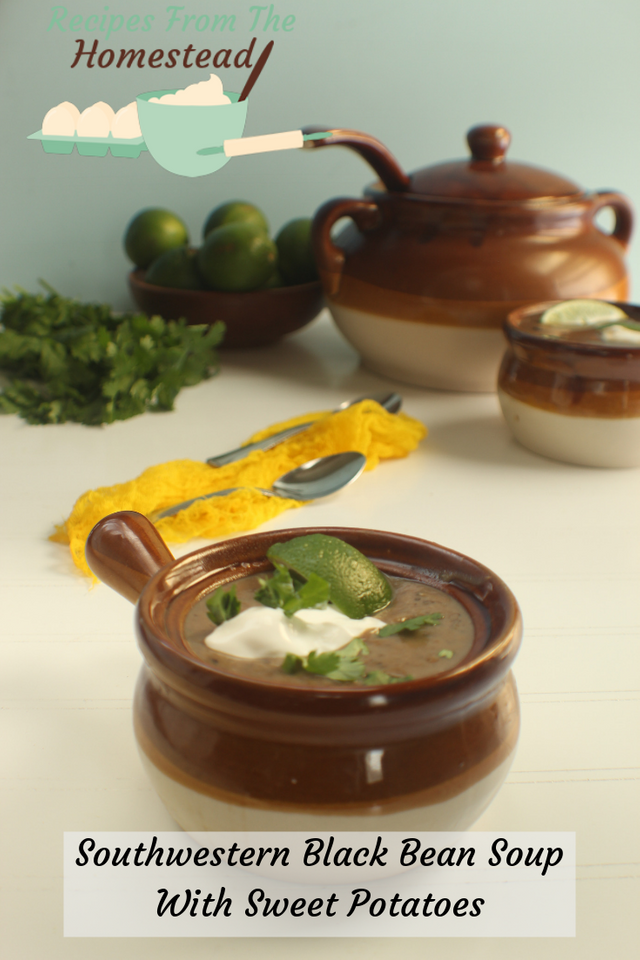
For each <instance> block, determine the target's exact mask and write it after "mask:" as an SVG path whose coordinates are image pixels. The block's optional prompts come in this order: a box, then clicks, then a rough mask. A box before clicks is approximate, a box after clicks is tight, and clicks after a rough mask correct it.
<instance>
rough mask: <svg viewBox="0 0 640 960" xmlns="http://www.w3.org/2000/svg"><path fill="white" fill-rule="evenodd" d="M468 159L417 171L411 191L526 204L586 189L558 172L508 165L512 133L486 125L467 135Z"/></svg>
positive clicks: (449, 196) (568, 195)
mask: <svg viewBox="0 0 640 960" xmlns="http://www.w3.org/2000/svg"><path fill="white" fill-rule="evenodd" d="M467 143H468V144H469V149H470V150H471V158H470V159H469V160H453V161H448V162H447V163H438V164H436V165H434V166H431V167H425V168H424V169H422V170H417V171H416V172H415V173H412V174H411V176H410V178H409V179H410V186H409V187H408V192H410V193H419V194H428V195H429V196H431V197H443V198H447V199H459V200H501V201H507V202H508V201H514V202H517V201H523V200H542V199H556V198H559V197H563V198H565V199H566V198H567V197H576V196H581V195H583V192H584V191H583V190H582V189H581V188H580V187H579V186H578V185H577V184H576V183H574V182H573V181H572V180H566V179H565V178H564V177H561V176H559V175H558V174H557V173H552V172H551V171H550V170H543V169H542V168H541V167H533V166H529V165H528V164H524V163H512V162H507V159H506V153H507V150H508V149H509V144H510V143H511V134H510V133H509V131H508V130H507V129H506V128H505V127H501V126H497V125H495V124H485V125H482V126H478V127H473V128H472V129H471V130H469V132H468V133H467Z"/></svg>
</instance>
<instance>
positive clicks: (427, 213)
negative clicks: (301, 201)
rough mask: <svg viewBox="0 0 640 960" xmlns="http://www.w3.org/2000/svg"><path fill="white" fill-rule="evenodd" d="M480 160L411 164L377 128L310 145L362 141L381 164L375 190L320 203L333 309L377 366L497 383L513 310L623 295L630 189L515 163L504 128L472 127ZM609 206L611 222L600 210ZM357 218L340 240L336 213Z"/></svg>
mask: <svg viewBox="0 0 640 960" xmlns="http://www.w3.org/2000/svg"><path fill="white" fill-rule="evenodd" d="M467 140H468V143H469V147H470V150H471V158H470V159H469V160H462V161H453V162H449V163H443V164H439V165H436V166H433V167H427V168H425V169H423V170H418V171H417V172H416V173H413V174H411V175H407V174H405V173H404V172H403V171H402V170H401V169H400V167H399V166H398V164H397V162H396V161H395V159H394V158H393V156H392V155H391V154H390V153H389V152H388V150H387V149H386V148H385V147H384V146H383V145H382V144H381V143H379V142H378V141H377V140H375V139H374V138H373V137H369V136H368V135H367V134H363V133H357V132H355V131H351V130H334V131H332V132H331V135H330V136H328V137H325V138H323V139H319V140H309V141H307V142H306V144H305V146H306V147H307V148H309V149H317V148H319V147H323V146H330V145H332V144H337V145H342V146H347V147H350V148H351V149H353V150H355V151H356V152H358V153H359V154H360V155H361V156H362V157H363V158H364V159H365V160H366V161H367V162H368V163H369V164H370V165H371V166H372V167H373V168H374V170H375V172H376V173H377V174H378V177H379V180H378V182H376V183H374V184H373V185H372V186H370V187H368V188H367V189H366V190H365V198H366V199H359V200H357V199H344V198H341V199H335V200H330V201H328V202H327V203H325V204H324V205H323V206H322V207H321V208H320V209H319V210H318V212H317V214H316V216H315V219H314V225H313V239H314V246H315V253H316V258H317V261H318V264H319V269H320V276H321V278H322V282H323V285H324V289H325V294H326V297H327V299H328V306H329V308H330V310H331V312H332V314H333V317H334V319H335V321H336V323H337V325H338V326H339V328H340V329H341V331H342V332H343V333H344V335H345V336H346V338H347V339H348V340H349V341H350V342H351V343H352V344H353V346H354V347H355V348H356V349H357V350H358V351H359V353H360V354H361V356H362V360H363V363H364V364H365V365H366V366H367V367H369V368H370V369H371V370H374V371H376V372H377V373H382V374H384V375H386V376H390V377H393V378H395V379H398V380H402V381H405V382H407V383H414V384H417V385H420V386H426V387H435V388H438V389H447V390H471V391H474V390H478V391H492V390H495V388H496V379H497V372H498V367H499V363H500V359H501V356H502V354H503V352H504V349H505V343H504V338H503V335H502V332H501V328H502V324H503V322H504V320H505V318H506V317H507V315H508V314H509V313H510V312H511V311H513V310H514V309H516V308H518V307H521V306H525V305H528V304H530V303H534V302H539V301H542V300H564V299H571V298H578V297H580V298H584V297H595V298H598V299H610V300H625V299H626V298H627V294H628V282H627V273H626V269H625V264H624V260H623V256H624V252H625V250H626V248H627V245H628V243H629V238H630V236H631V230H632V222H633V214H632V209H631V206H630V204H629V202H628V200H626V199H625V197H623V196H621V195H620V194H618V193H612V192H596V193H591V192H585V191H583V190H582V189H581V188H580V187H579V186H577V185H576V184H575V183H573V182H571V181H570V180H566V179H564V178H563V177H560V176H557V175H556V174H554V173H550V172H549V171H547V170H542V169H538V168H536V167H531V166H526V165H524V164H521V163H512V162H510V161H509V162H507V160H506V151H507V148H508V146H509V143H510V135H509V133H508V131H507V130H505V129H504V127H499V126H480V127H475V128H474V129H472V130H470V131H469V134H468V136H467ZM605 207H610V208H611V209H612V210H613V211H614V213H615V225H614V228H613V232H612V233H611V234H610V235H609V234H606V233H604V232H603V231H602V230H601V229H599V227H598V226H597V225H596V223H595V215H596V214H597V213H598V211H599V210H602V209H603V208H605ZM344 217H348V218H350V219H351V221H352V223H351V224H349V225H348V226H347V227H346V229H344V230H343V232H342V233H341V234H340V236H339V240H338V242H337V243H336V242H334V240H333V239H332V236H331V231H332V227H333V226H334V224H335V223H336V222H337V221H338V220H340V219H342V218H344Z"/></svg>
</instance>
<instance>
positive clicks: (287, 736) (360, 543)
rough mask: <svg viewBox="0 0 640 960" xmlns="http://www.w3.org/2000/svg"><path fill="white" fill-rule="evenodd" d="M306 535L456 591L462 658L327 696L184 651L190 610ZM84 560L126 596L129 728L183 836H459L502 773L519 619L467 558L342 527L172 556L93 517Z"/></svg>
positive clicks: (131, 531) (120, 522)
mask: <svg viewBox="0 0 640 960" xmlns="http://www.w3.org/2000/svg"><path fill="white" fill-rule="evenodd" d="M310 532H313V533H315V532H320V533H325V534H329V535H332V536H336V537H340V538H342V539H344V540H346V541H347V542H348V543H350V544H352V545H353V546H355V547H356V548H357V549H358V550H360V551H361V552H363V553H364V554H365V555H366V556H368V557H369V558H370V559H371V560H373V562H374V563H375V564H377V565H378V566H379V567H380V569H381V570H382V571H383V572H385V573H387V574H389V575H392V576H400V577H406V578H410V579H414V580H417V581H420V582H423V583H426V584H430V585H432V586H435V587H437V588H438V589H439V590H442V591H444V592H445V593H447V594H449V595H451V596H453V597H454V598H456V599H457V600H458V601H459V602H460V603H461V604H462V605H463V607H464V608H465V609H466V610H467V611H468V613H469V615H470V617H471V619H472V621H473V624H474V631H475V638H474V642H473V646H472V648H471V650H470V652H469V654H468V656H467V657H466V658H465V659H464V660H463V661H462V662H461V663H459V664H458V665H457V666H456V667H455V668H453V669H452V670H451V671H450V672H445V673H441V674H438V675H437V676H433V677H428V678H423V679H421V680H414V681H411V680H409V681H406V682H401V683H396V684H393V685H385V686H383V685H379V686H378V685H376V686H370V687H366V686H359V687H356V686H355V685H353V684H344V683H343V684H340V685H338V684H336V685H335V688H330V689H328V688H327V687H326V686H324V687H322V688H318V689H309V688H308V687H307V688H301V687H295V686H286V685H279V684H277V683H275V684H274V683H264V682H256V681H255V680H252V679H248V678H247V677H242V676H239V675H233V674H231V673H229V672H225V671H224V670H220V669H218V668H216V666H215V665H214V664H211V663H207V662H204V661H203V660H201V659H198V658H197V657H196V656H194V654H193V652H192V651H191V650H190V649H189V647H188V645H187V644H186V643H185V636H184V624H185V620H186V617H187V615H188V613H189V611H190V610H191V609H192V608H193V607H194V605H195V604H196V603H197V602H198V601H200V600H201V599H202V598H203V597H204V596H206V595H207V594H210V593H211V592H212V591H213V590H215V589H216V588H217V587H219V586H221V585H223V584H229V583H232V582H233V581H234V580H237V579H239V578H242V577H245V576H248V575H251V574H254V573H258V572H261V571H268V570H270V569H272V568H271V564H270V563H269V561H268V560H267V559H266V551H267V549H268V548H269V546H270V545H271V544H272V543H274V542H276V541H283V540H287V539H290V538H291V537H294V536H299V535H302V534H305V533H310ZM87 559H88V561H89V564H90V566H91V568H92V569H93V571H94V572H95V573H96V575H97V576H99V577H100V578H101V579H103V580H105V581H106V582H107V583H109V584H110V585H111V586H112V587H114V588H115V589H117V590H118V591H119V592H121V593H123V594H124V595H125V596H127V597H128V598H129V599H131V600H136V599H137V600H138V605H137V613H136V629H137V634H138V641H139V645H140V649H141V651H142V654H143V657H144V662H143V665H142V669H141V672H140V676H139V679H138V683H137V688H136V693H135V702H134V726H135V735H136V738H137V742H138V745H139V748H140V753H141V757H142V761H143V763H144V766H145V768H146V770H147V772H148V774H149V777H150V778H151V780H152V782H153V784H154V786H155V788H156V790H157V791H158V794H159V795H160V797H161V799H162V800H163V802H164V803H165V805H166V807H167V809H168V810H169V812H170V813H171V814H172V816H173V817H174V818H175V819H176V820H177V822H178V823H179V824H180V825H181V826H182V827H184V828H185V829H186V830H190V831H200V830H305V829H311V828H313V829H315V830H371V829H389V830H395V829H412V830H455V829H463V828H465V827H468V826H469V825H470V824H472V823H473V822H474V821H475V820H476V819H477V818H478V816H479V815H480V814H481V813H482V811H483V810H484V809H485V807H486V806H487V805H488V804H489V802H490V801H491V799H492V797H493V796H494V794H495V793H496V791H497V790H498V788H499V787H500V785H501V783H502V781H503V780H504V778H505V776H506V773H507V771H508V769H509V766H510V764H511V762H512V759H513V756H514V752H515V749H516V743H517V739H518V730H519V709H518V697H517V692H516V687H515V682H514V679H513V676H512V674H511V664H512V662H513V659H514V657H515V655H516V652H517V650H518V647H519V643H520V637H521V617H520V612H519V609H518V606H517V603H516V601H515V599H514V597H513V595H512V594H511V592H510V591H509V589H508V588H507V587H506V585H505V584H504V583H503V582H502V581H501V580H500V579H499V578H498V577H497V576H496V575H495V574H493V573H492V572H491V571H490V570H488V569H487V568H486V567H483V566H482V565H481V564H479V563H477V562H476V561H474V560H470V559H468V558H467V557H464V556H462V555H461V554H458V553H455V552H454V551H452V550H448V549H446V548H445V547H441V546H437V545H436V544H433V543H429V542H427V541H423V540H418V539H415V538H413V537H406V536H401V535H399V534H393V533H385V532H379V531H374V530H363V529H349V528H307V529H298V530H278V531H275V532H268V533H258V534H254V535H251V536H244V537H239V538H236V539H233V540H228V541H225V542H221V543H216V544H213V545H212V546H208V547H204V548H203V549H201V550H197V551H195V552H194V553H191V554H189V555H188V556H186V557H183V558H181V559H179V560H174V559H173V558H172V557H171V554H170V553H169V551H168V550H167V548H166V546H165V545H164V543H163V541H162V540H161V539H160V538H159V535H158V534H157V533H156V531H155V528H154V527H153V526H152V525H151V524H150V523H149V521H147V520H146V518H144V517H142V516H141V515H140V514H135V513H120V514H114V515H112V516H110V517H107V518H105V519H104V520H102V521H101V522H100V523H99V524H98V525H97V526H96V527H95V528H94V530H93V531H92V533H91V534H90V536H89V539H88V541H87Z"/></svg>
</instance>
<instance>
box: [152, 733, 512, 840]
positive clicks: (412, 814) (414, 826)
mask: <svg viewBox="0 0 640 960" xmlns="http://www.w3.org/2000/svg"><path fill="white" fill-rule="evenodd" d="M139 752H140V757H141V759H142V763H143V766H144V768H145V770H146V772H147V775H148V777H149V779H150V780H151V783H152V784H153V786H154V787H155V789H156V792H157V793H158V796H159V797H160V799H161V800H162V802H163V803H164V805H165V807H166V808H167V810H168V811H169V813H170V814H171V816H172V817H173V819H174V820H175V821H176V822H177V823H178V824H180V826H181V827H182V828H183V830H186V831H187V832H188V833H193V832H199V831H205V832H206V831H212V832H215V831H218V830H221V831H222V830H229V831H236V832H237V831H250V830H255V831H268V830H274V831H282V830H284V831H287V830H326V831H335V830H347V831H357V830H417V831H429V830H466V829H467V827H470V826H471V824H472V823H474V822H475V821H476V820H477V819H478V817H479V816H480V814H481V813H482V812H483V811H484V810H485V809H486V808H487V807H488V806H489V804H490V803H491V801H492V800H493V798H494V796H495V795H496V793H497V792H498V789H499V788H500V786H501V785H502V782H503V780H504V779H505V777H506V775H507V773H508V771H509V767H510V766H511V762H512V760H513V757H514V754H515V749H514V750H512V752H511V753H510V754H509V756H508V757H507V758H506V759H505V760H503V761H502V763H501V764H500V765H499V766H497V767H495V768H494V769H493V770H492V771H491V772H490V773H489V774H487V776H485V777H483V778H482V779H480V780H477V781H476V782H475V783H474V784H472V786H470V787H468V788H467V789H466V790H463V791H462V792H461V793H458V794H456V796H453V797H450V798H449V799H447V800H444V801H442V802H440V803H432V804H429V805H428V806H423V807H414V808H412V809H409V810H402V811H399V812H395V813H387V814H383V813H378V814H376V812H375V811H374V812H372V813H370V814H367V815H362V814H322V813H317V812H309V813H296V812H295V811H292V810H290V809H289V810H267V809H265V808H264V807H252V806H240V805H237V804H233V803H225V802H223V801H221V800H216V799H215V798H214V797H210V796H208V795H207V794H204V793H199V792H198V791H197V790H194V789H192V788H191V787H187V786H185V785H184V784H182V783H178V782H177V781H176V780H173V779H172V778H171V777H168V776H167V775H166V773H163V772H162V771H161V770H159V769H158V767H157V766H156V765H155V764H154V763H153V762H152V761H151V760H150V759H149V757H148V756H147V755H146V753H145V752H144V750H142V749H141V748H140V747H139Z"/></svg>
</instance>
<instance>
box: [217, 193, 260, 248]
mask: <svg viewBox="0 0 640 960" xmlns="http://www.w3.org/2000/svg"><path fill="white" fill-rule="evenodd" d="M227 223H251V224H253V226H254V227H259V228H260V229H261V230H263V231H264V232H265V233H267V234H268V233H269V224H268V223H267V218H266V217H265V215H264V214H263V212H262V210H259V209H258V208H257V207H254V205H253V204H252V203H246V202H245V201H244V200H230V201H229V202H228V203H222V204H220V206H219V207H216V208H215V210H212V211H211V213H210V214H209V216H208V217H207V219H206V221H205V225H204V227H203V228H202V237H203V239H206V237H207V236H208V235H209V234H210V233H211V231H212V230H215V229H216V227H224V226H226V224H227Z"/></svg>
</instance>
